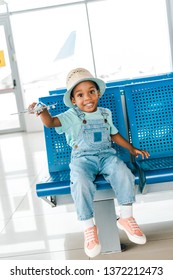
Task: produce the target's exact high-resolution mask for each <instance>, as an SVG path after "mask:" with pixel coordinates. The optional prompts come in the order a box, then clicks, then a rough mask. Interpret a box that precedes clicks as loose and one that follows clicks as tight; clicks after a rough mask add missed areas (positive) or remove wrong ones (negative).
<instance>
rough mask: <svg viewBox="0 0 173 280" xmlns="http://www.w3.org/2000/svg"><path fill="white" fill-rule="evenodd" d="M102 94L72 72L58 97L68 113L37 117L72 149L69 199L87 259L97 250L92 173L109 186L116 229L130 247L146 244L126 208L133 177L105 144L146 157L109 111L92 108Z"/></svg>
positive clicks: (98, 83)
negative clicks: (122, 132) (116, 216)
mask: <svg viewBox="0 0 173 280" xmlns="http://www.w3.org/2000/svg"><path fill="white" fill-rule="evenodd" d="M104 91H105V83H104V81H102V80H100V79H97V78H94V77H93V76H92V75H91V73H90V72H89V71H88V70H86V69H83V68H77V69H74V70H72V71H71V72H70V73H69V74H68V76H67V91H66V93H65V94H64V103H65V105H66V106H67V107H70V109H69V110H67V111H66V112H64V113H62V114H59V115H58V116H55V117H52V116H51V115H50V114H49V112H48V111H47V110H46V109H44V110H43V111H42V112H41V113H40V114H39V115H40V118H41V120H42V122H43V124H44V125H45V126H46V127H55V129H56V131H57V133H65V134H66V139H67V142H68V144H69V145H70V146H71V147H72V155H71V163H70V180H71V183H70V188H71V195H72V197H73V200H74V204H75V207H76V211H77V216H78V219H79V220H80V221H81V223H82V225H83V229H84V240H85V242H84V250H85V253H86V254H87V255H88V256H89V257H91V258H93V257H95V256H97V255H98V254H99V253H100V251H101V245H100V242H99V239H98V235H97V227H96V225H95V224H94V219H93V199H94V194H95V191H96V186H95V184H94V183H93V182H94V180H95V178H96V175H97V174H102V175H103V176H104V178H105V179H106V181H108V182H109V183H110V184H111V186H112V189H113V190H114V192H115V195H116V198H117V200H118V203H119V204H120V218H119V219H118V221H117V225H118V227H119V228H120V229H122V230H124V231H125V232H126V234H127V236H128V238H129V239H130V240H131V241H132V242H134V243H137V244H145V242H146V237H145V235H144V234H143V233H142V231H141V229H140V228H139V226H138V225H137V223H136V221H135V219H134V218H133V213H132V203H133V202H134V201H135V194H134V176H133V174H132V173H131V171H130V170H129V169H128V168H127V166H126V165H125V163H124V162H123V161H122V160H120V159H119V158H118V157H117V156H116V151H115V149H113V148H112V147H111V142H115V143H117V144H118V145H120V146H122V147H124V148H126V149H128V150H129V151H130V153H131V154H132V155H134V156H138V155H141V156H142V158H144V157H146V158H148V156H149V153H148V152H146V151H144V150H139V149H136V148H135V147H133V146H132V145H131V144H130V143H129V142H128V141H126V140H125V139H124V138H123V137H122V136H121V135H120V134H119V133H118V130H117V128H116V127H115V126H114V125H113V123H112V117H111V111H110V110H109V109H105V108H100V107H97V104H98V100H99V98H101V96H102V95H103V93H104ZM35 105H36V103H32V104H31V105H30V106H29V108H28V109H29V110H32V109H33V108H34V106H35Z"/></svg>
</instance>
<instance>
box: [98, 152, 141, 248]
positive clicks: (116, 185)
mask: <svg viewBox="0 0 173 280" xmlns="http://www.w3.org/2000/svg"><path fill="white" fill-rule="evenodd" d="M103 172H104V174H106V175H104V177H105V179H106V180H107V181H108V182H109V183H110V184H111V186H112V188H113V190H114V191H115V195H116V198H117V200H118V203H119V204H120V205H121V206H120V219H119V220H118V221H117V225H118V227H119V228H120V229H122V230H124V231H125V232H126V234H127V236H128V238H129V239H130V240H131V241H132V242H134V243H137V244H145V243H146V237H145V235H144V234H143V233H142V231H141V229H140V228H139V226H138V224H137V223H136V221H135V219H134V218H133V209H132V203H133V202H134V201H135V192H134V186H135V185H134V176H133V174H132V173H131V171H130V170H129V169H128V168H127V166H126V165H125V163H124V162H122V161H121V160H120V159H118V158H117V157H116V156H113V157H109V158H107V159H106V160H105V162H104V168H103Z"/></svg>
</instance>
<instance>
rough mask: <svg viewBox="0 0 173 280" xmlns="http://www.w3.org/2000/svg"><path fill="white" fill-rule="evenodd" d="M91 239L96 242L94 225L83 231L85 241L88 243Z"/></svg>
mask: <svg viewBox="0 0 173 280" xmlns="http://www.w3.org/2000/svg"><path fill="white" fill-rule="evenodd" d="M92 241H94V242H96V243H97V242H98V240H97V236H96V229H95V228H94V227H92V228H90V229H88V230H87V231H85V242H87V243H89V242H92Z"/></svg>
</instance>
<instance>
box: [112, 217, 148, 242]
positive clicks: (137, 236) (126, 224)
mask: <svg viewBox="0 0 173 280" xmlns="http://www.w3.org/2000/svg"><path fill="white" fill-rule="evenodd" d="M117 226H118V228H119V229H122V230H124V231H125V232H126V234H127V236H128V238H129V240H130V241H132V242H134V243H136V244H141V245H142V244H145V243H146V236H145V234H144V233H143V232H142V231H141V229H140V228H139V226H138V224H137V223H136V221H135V219H134V218H133V217H130V218H127V219H122V218H120V219H118V221H117Z"/></svg>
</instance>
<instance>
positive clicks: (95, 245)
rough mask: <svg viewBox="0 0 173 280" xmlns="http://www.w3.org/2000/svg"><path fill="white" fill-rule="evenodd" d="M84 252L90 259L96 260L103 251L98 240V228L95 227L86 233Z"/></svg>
mask: <svg viewBox="0 0 173 280" xmlns="http://www.w3.org/2000/svg"><path fill="white" fill-rule="evenodd" d="M84 239H85V242H84V250H85V253H86V255H87V256H88V257H90V258H94V257H96V256H97V255H98V254H100V251H101V245H100V242H99V240H98V235H97V227H96V226H93V227H91V228H88V229H87V230H85V231H84Z"/></svg>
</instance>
